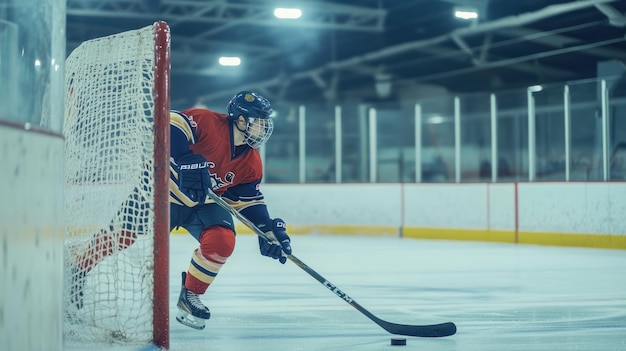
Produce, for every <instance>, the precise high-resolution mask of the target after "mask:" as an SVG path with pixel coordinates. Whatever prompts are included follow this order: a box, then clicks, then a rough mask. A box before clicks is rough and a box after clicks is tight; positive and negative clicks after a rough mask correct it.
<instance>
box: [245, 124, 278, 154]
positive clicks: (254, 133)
mask: <svg viewBox="0 0 626 351" xmlns="http://www.w3.org/2000/svg"><path fill="white" fill-rule="evenodd" d="M273 131H274V121H273V120H272V119H270V118H254V117H249V118H248V125H247V126H246V130H245V131H244V140H245V142H246V144H248V145H250V147H251V148H253V149H258V148H259V147H261V145H263V144H265V142H266V141H267V140H268V139H269V138H270V136H272V132H273Z"/></svg>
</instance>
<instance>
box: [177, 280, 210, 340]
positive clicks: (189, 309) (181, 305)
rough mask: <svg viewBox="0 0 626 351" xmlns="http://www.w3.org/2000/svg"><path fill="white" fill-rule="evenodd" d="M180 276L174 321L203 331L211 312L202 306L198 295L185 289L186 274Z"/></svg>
mask: <svg viewBox="0 0 626 351" xmlns="http://www.w3.org/2000/svg"><path fill="white" fill-rule="evenodd" d="M182 276H183V282H182V287H181V288H180V296H179V298H178V304H176V306H177V307H178V315H177V316H176V320H177V321H179V322H180V323H182V324H184V325H186V326H188V327H191V328H194V329H198V330H201V329H204V326H205V322H206V320H207V319H209V318H211V312H210V311H209V309H208V308H207V307H206V306H205V305H204V304H202V301H200V297H199V296H198V295H196V294H194V293H192V292H191V291H189V290H187V288H185V278H186V277H187V273H185V272H183V274H182Z"/></svg>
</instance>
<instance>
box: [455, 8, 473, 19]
mask: <svg viewBox="0 0 626 351" xmlns="http://www.w3.org/2000/svg"><path fill="white" fill-rule="evenodd" d="M454 17H457V18H461V19H464V20H470V19H476V18H478V12H476V11H473V10H456V11H454Z"/></svg>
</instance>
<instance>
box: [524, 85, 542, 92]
mask: <svg viewBox="0 0 626 351" xmlns="http://www.w3.org/2000/svg"><path fill="white" fill-rule="evenodd" d="M528 90H529V91H530V92H531V93H538V92H540V91H542V90H543V87H542V86H541V85H533V86H530V87H528Z"/></svg>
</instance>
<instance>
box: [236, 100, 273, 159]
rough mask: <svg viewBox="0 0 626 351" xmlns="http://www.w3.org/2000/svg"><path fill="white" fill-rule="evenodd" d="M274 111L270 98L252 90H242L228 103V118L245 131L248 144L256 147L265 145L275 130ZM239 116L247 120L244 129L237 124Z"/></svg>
mask: <svg viewBox="0 0 626 351" xmlns="http://www.w3.org/2000/svg"><path fill="white" fill-rule="evenodd" d="M272 112H273V111H272V106H271V105H270V102H269V100H268V99H266V98H265V97H263V96H261V95H260V94H258V93H255V92H252V91H241V92H239V93H237V94H236V95H235V96H234V97H233V98H232V99H231V100H230V102H229V103H228V119H229V120H230V121H231V122H233V123H234V124H235V127H236V128H237V129H239V130H240V131H241V132H243V133H244V140H245V142H246V144H248V145H250V147H252V148H254V149H256V148H259V147H260V146H261V145H263V144H264V143H265V142H266V141H267V140H268V139H269V138H270V136H271V135H272V132H273V131H274V121H273V120H272V117H271V114H272ZM239 116H243V117H244V118H245V119H246V120H247V124H246V128H245V129H243V130H242V129H240V128H239V126H238V125H237V119H238V118H239Z"/></svg>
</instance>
